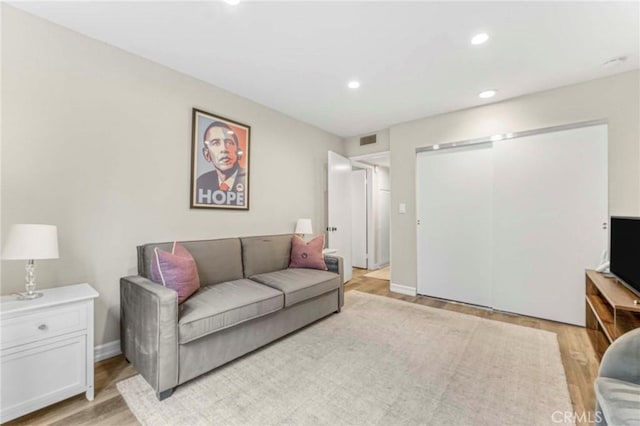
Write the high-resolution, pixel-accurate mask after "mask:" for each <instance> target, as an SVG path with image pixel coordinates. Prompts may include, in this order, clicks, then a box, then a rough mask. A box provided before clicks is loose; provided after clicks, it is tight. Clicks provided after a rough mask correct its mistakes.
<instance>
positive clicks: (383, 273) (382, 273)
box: [364, 266, 391, 281]
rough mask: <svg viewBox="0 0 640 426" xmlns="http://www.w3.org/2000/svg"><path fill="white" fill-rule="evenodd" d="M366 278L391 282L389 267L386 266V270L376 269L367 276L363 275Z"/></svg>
mask: <svg viewBox="0 0 640 426" xmlns="http://www.w3.org/2000/svg"><path fill="white" fill-rule="evenodd" d="M364 276H365V277H367V278H377V279H379V280H387V281H390V280H391V267H390V266H387V267H386V268H382V269H376V270H375V271H371V272H369V273H368V274H364Z"/></svg>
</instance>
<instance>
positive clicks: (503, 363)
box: [117, 291, 572, 426]
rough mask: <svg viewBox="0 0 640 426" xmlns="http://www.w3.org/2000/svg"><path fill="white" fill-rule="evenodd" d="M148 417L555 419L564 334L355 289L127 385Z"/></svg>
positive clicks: (560, 400) (222, 421)
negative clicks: (269, 332)
mask: <svg viewBox="0 0 640 426" xmlns="http://www.w3.org/2000/svg"><path fill="white" fill-rule="evenodd" d="M117 387H118V390H119V391H120V393H121V394H122V396H123V397H124V399H125V400H126V402H127V404H128V405H129V408H130V409H131V411H132V412H133V413H134V414H135V416H136V417H137V418H138V420H139V421H140V422H141V423H142V424H144V425H154V426H155V425H216V424H219V425H240V424H248V425H270V424H295V425H309V424H326V425H333V424H349V425H375V424H378V425H396V424H427V425H456V426H457V425H492V426H493V425H547V424H549V425H551V424H557V423H554V422H553V421H552V415H553V413H554V412H555V413H556V414H555V418H556V419H557V418H561V417H560V415H559V414H557V412H561V413H564V412H569V413H570V412H571V411H572V406H571V402H570V398H569V393H568V389H567V382H566V377H565V374H564V370H563V367H562V363H561V360H560V351H559V348H558V343H557V339H556V335H555V334H554V333H550V332H546V331H541V330H537V329H532V328H526V327H521V326H516V325H512V324H506V323H501V322H497V321H491V320H486V319H482V318H478V317H474V316H469V315H463V314H458V313H454V312H449V311H445V310H439V309H435V308H429V307H426V306H421V305H417V304H413V303H408V302H403V301H399V300H394V299H390V298H386V297H382V296H374V295H370V294H365V293H360V292H356V291H351V292H348V293H347V294H346V305H345V307H344V309H343V311H342V313H340V314H334V315H331V316H330V317H328V318H326V319H324V320H321V321H319V322H317V323H315V324H313V325H311V326H309V327H307V328H305V329H303V330H301V331H299V332H297V333H295V334H292V335H290V336H288V337H286V338H284V339H281V340H280V341H278V342H276V343H274V344H272V345H269V346H268V347H266V348H263V349H261V350H258V351H256V352H254V353H252V354H250V355H248V356H246V357H244V358H242V359H240V360H237V361H235V362H232V363H230V364H227V365H226V366H223V367H221V368H219V369H217V370H214V371H213V372H211V373H208V374H206V375H204V376H202V377H200V378H198V379H195V380H193V381H191V382H189V383H187V384H185V385H182V386H178V387H177V388H176V390H175V392H174V394H173V396H172V397H170V398H168V399H166V400H164V401H163V402H158V400H157V399H156V397H155V395H154V392H153V390H152V389H151V387H150V386H149V385H148V384H147V383H146V382H145V381H144V379H142V377H141V376H140V375H137V376H134V377H132V378H129V379H127V380H124V381H122V382H119V383H118V384H117Z"/></svg>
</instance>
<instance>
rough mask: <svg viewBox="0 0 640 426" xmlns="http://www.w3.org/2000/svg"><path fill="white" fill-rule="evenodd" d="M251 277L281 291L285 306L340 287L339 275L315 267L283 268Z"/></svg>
mask: <svg viewBox="0 0 640 426" xmlns="http://www.w3.org/2000/svg"><path fill="white" fill-rule="evenodd" d="M251 279H252V280H254V281H257V282H259V283H262V284H264V285H268V286H269V287H273V288H276V289H278V290H280V291H282V292H283V293H284V306H285V307H287V306H291V305H295V304H296V303H298V302H302V301H304V300H307V299H311V298H313V297H316V296H319V295H321V294H324V293H328V292H330V291H331V290H336V289H338V288H340V275H338V274H334V273H333V272H328V271H320V270H317V269H284V270H281V271H275V272H269V273H266V274H259V275H252V276H251Z"/></svg>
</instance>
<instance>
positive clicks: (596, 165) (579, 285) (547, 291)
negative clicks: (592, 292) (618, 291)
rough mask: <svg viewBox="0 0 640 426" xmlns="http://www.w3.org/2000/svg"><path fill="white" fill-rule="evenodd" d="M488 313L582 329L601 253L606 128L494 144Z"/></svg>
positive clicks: (604, 241) (604, 233)
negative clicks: (589, 275) (588, 287)
mask: <svg viewBox="0 0 640 426" xmlns="http://www.w3.org/2000/svg"><path fill="white" fill-rule="evenodd" d="M493 154H494V168H495V169H494V173H495V180H494V203H495V210H494V212H495V213H494V216H493V229H494V238H493V241H494V247H493V257H494V307H495V308H496V309H500V310H504V311H509V312H517V313H519V314H524V315H530V316H534V317H538V318H546V319H551V320H554V321H561V322H566V323H571V324H577V325H584V270H585V268H593V267H595V266H597V265H598V263H599V256H600V253H601V252H602V250H603V249H604V248H606V247H607V231H606V229H603V225H602V224H603V222H604V223H606V222H607V221H608V203H607V193H608V192H607V191H608V189H607V182H608V180H607V126H606V125H601V126H592V127H583V128H578V129H572V130H565V131H561V132H554V133H546V134H540V135H535V136H527V137H523V138H519V139H515V140H505V141H500V142H496V143H494V149H493Z"/></svg>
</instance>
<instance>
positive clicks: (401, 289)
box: [389, 283, 418, 296]
mask: <svg viewBox="0 0 640 426" xmlns="http://www.w3.org/2000/svg"><path fill="white" fill-rule="evenodd" d="M389 291H391V292H392V293H400V294H404V295H407V296H416V295H417V294H418V291H417V290H416V289H415V288H414V287H409V286H406V285H400V284H394V283H391V285H390V286H389Z"/></svg>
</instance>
